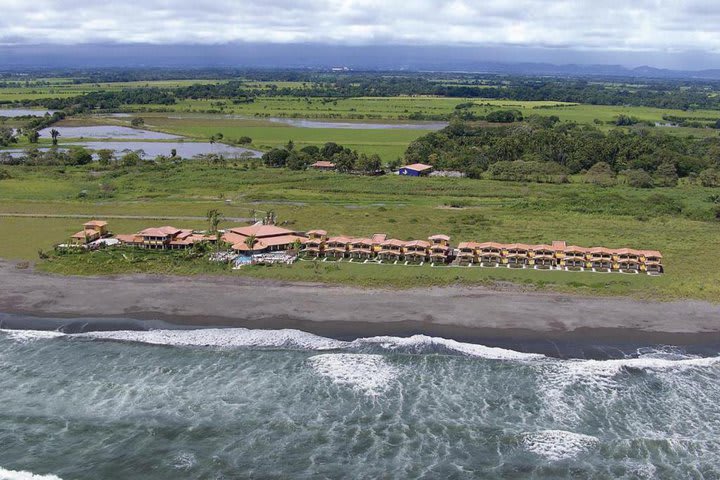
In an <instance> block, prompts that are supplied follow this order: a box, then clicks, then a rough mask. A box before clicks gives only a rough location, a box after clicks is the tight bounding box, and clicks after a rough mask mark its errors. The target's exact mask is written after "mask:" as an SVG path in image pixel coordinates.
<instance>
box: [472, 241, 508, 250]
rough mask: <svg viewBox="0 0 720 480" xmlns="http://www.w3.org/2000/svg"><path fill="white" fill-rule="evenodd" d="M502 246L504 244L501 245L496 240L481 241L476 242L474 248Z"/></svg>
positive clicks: (500, 247) (498, 247)
mask: <svg viewBox="0 0 720 480" xmlns="http://www.w3.org/2000/svg"><path fill="white" fill-rule="evenodd" d="M503 246H504V245H503V244H502V243H497V242H483V243H478V244H476V248H497V249H502V248H503Z"/></svg>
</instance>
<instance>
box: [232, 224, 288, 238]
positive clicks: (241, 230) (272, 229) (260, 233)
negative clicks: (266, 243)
mask: <svg viewBox="0 0 720 480" xmlns="http://www.w3.org/2000/svg"><path fill="white" fill-rule="evenodd" d="M229 231H230V232H232V233H236V234H238V235H242V236H243V237H249V236H250V235H255V237H256V238H258V239H260V238H265V237H274V236H278V235H295V234H296V233H297V232H294V231H292V230H288V229H287V228H281V227H278V226H276V225H263V224H262V223H256V224H255V225H250V226H249V227H235V228H231V229H230V230H229Z"/></svg>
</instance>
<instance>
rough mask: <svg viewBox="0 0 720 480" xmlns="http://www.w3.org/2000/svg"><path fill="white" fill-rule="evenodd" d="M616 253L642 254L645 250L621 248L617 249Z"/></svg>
mask: <svg viewBox="0 0 720 480" xmlns="http://www.w3.org/2000/svg"><path fill="white" fill-rule="evenodd" d="M615 253H616V254H618V255H642V253H643V252H642V251H641V250H635V249H632V248H619V249H617V250H615Z"/></svg>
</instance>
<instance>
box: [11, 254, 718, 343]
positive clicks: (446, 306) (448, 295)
mask: <svg viewBox="0 0 720 480" xmlns="http://www.w3.org/2000/svg"><path fill="white" fill-rule="evenodd" d="M0 312H2V313H6V314H18V315H23V316H35V317H53V318H64V319H68V320H66V321H65V324H66V325H67V324H68V323H70V319H78V318H82V319H91V320H94V321H97V320H102V319H106V322H108V321H109V320H108V319H136V320H144V321H147V320H156V321H163V322H167V323H169V324H173V325H177V326H222V327H247V328H297V329H300V330H304V331H308V332H312V333H316V334H319V335H323V336H330V337H334V338H343V339H348V338H355V337H367V336H375V335H411V334H416V333H422V334H426V335H431V336H439V337H446V338H454V339H457V340H462V341H471V342H476V343H485V344H495V345H505V346H511V345H513V344H515V342H518V343H522V344H528V343H533V342H544V343H553V342H560V343H567V342H574V343H582V344H584V345H586V346H592V345H606V346H607V345H656V344H671V345H697V346H700V345H703V346H708V347H711V346H712V347H720V305H716V304H711V303H707V302H700V301H681V302H645V301H639V300H633V299H625V298H605V297H584V296H574V295H565V294H553V293H544V292H543V293H538V292H521V291H506V290H504V291H495V290H492V289H489V288H485V287H459V286H458V287H443V288H423V289H413V290H400V291H393V290H389V289H382V290H381V289H359V288H352V287H343V286H329V285H322V284H311V283H286V282H277V281H264V280H256V279H248V278H243V277H239V276H238V277H233V276H223V277H169V276H156V275H123V276H108V277H65V276H56V275H49V274H44V273H38V272H34V271H32V270H31V269H30V270H20V269H17V268H16V267H15V264H13V263H11V262H3V261H0ZM17 318H20V317H17ZM6 323H7V322H6ZM140 323H142V322H140ZM75 324H77V322H75ZM83 324H85V322H84V321H83ZM106 325H122V322H120V323H117V322H116V323H114V324H112V323H106ZM18 327H20V326H19V325H13V328H18ZM73 328H74V329H75V328H77V327H73ZM113 328H114V327H113Z"/></svg>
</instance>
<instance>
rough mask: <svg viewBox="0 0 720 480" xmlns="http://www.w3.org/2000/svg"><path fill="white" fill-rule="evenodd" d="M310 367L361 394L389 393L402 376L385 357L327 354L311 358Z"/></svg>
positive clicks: (309, 359)
mask: <svg viewBox="0 0 720 480" xmlns="http://www.w3.org/2000/svg"><path fill="white" fill-rule="evenodd" d="M308 362H309V363H310V366H311V367H312V368H313V370H315V372H317V373H318V374H320V375H322V376H324V377H327V378H329V379H330V380H332V381H333V383H336V384H339V385H344V386H349V387H352V388H354V389H357V390H361V391H363V392H365V393H367V394H369V395H379V394H380V393H382V392H383V391H384V390H386V389H387V388H388V387H389V386H390V384H391V383H392V381H393V380H395V378H397V376H398V375H399V373H400V370H399V369H398V368H397V367H395V366H393V365H391V364H389V363H388V361H387V359H386V358H385V357H384V356H382V355H373V354H363V353H326V354H322V355H315V356H313V357H310V358H308Z"/></svg>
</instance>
